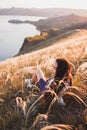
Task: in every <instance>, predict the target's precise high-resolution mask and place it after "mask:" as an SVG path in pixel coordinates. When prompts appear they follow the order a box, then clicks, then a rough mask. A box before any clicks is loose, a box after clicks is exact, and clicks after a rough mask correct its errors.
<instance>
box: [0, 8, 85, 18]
mask: <svg viewBox="0 0 87 130" xmlns="http://www.w3.org/2000/svg"><path fill="white" fill-rule="evenodd" d="M72 13H74V14H76V15H81V16H87V10H83V9H81V10H80V9H68V8H44V9H39V8H31V9H28V8H15V7H12V8H1V9H0V15H29V16H43V17H59V16H63V15H69V14H72Z"/></svg>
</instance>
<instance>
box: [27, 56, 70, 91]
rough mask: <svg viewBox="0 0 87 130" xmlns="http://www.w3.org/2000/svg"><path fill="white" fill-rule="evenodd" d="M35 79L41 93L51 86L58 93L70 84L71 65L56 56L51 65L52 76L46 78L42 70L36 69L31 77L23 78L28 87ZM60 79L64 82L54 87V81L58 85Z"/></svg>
mask: <svg viewBox="0 0 87 130" xmlns="http://www.w3.org/2000/svg"><path fill="white" fill-rule="evenodd" d="M36 81H38V83H39V89H40V91H41V93H42V92H43V91H44V90H46V89H48V88H51V89H53V90H54V91H57V93H59V92H60V91H62V90H63V89H65V87H67V86H72V75H71V65H70V63H69V62H68V61H67V60H65V59H62V58H58V59H56V61H55V63H54V65H53V67H52V78H50V79H47V80H46V78H45V77H44V74H43V72H42V70H41V69H37V70H36V73H35V74H34V75H33V77H32V79H26V80H25V82H26V84H28V86H29V87H32V84H34V83H35V82H36ZM60 81H63V82H64V84H62V83H63V82H61V85H60V87H58V88H56V87H55V83H56V84H57V86H58V84H59V82H60ZM53 86H54V87H53Z"/></svg>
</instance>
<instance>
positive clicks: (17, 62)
mask: <svg viewBox="0 0 87 130" xmlns="http://www.w3.org/2000/svg"><path fill="white" fill-rule="evenodd" d="M36 39H37V40H38V38H35V40H36ZM41 39H42V37H41ZM29 40H31V39H29ZM58 57H62V58H66V59H68V60H69V61H70V62H71V65H72V68H73V69H72V74H73V76H74V79H73V86H72V89H70V90H68V92H67V93H65V95H63V98H64V101H65V103H66V105H65V107H62V106H58V105H57V102H56V101H57V100H55V99H56V96H54V95H55V94H54V93H53V91H49V90H48V91H47V92H46V93H44V96H45V98H43V95H41V94H40V92H39V90H38V89H37V87H35V86H34V88H33V89H32V90H30V89H28V88H27V86H26V85H25V79H26V78H31V76H32V74H33V73H34V72H35V70H36V67H37V63H38V64H39V66H38V67H39V68H41V69H42V70H43V72H44V74H45V76H46V77H47V78H49V77H50V76H51V69H52V64H53V62H54V59H56V58H58ZM84 64H85V65H84ZM86 64H87V30H85V29H81V30H80V29H77V30H73V31H71V35H69V36H68V37H66V38H63V39H61V40H60V41H56V42H55V44H53V45H50V46H49V47H46V48H44V49H41V50H38V51H35V52H32V53H27V54H25V55H20V56H17V57H13V58H11V59H8V60H6V61H3V62H0V130H27V128H25V127H26V125H25V124H26V119H27V122H28V121H31V122H28V123H27V125H28V126H27V127H28V128H30V126H32V130H44V129H45V130H48V129H47V128H49V129H50V130H53V128H55V129H56V130H59V128H61V130H75V129H78V128H81V130H86V128H87V119H86V116H87V82H86V81H87V71H86V70H87V66H86ZM84 67H85V68H84ZM84 70H85V74H84ZM77 72H78V73H77ZM85 75H86V76H85ZM80 79H81V80H80ZM75 86H77V87H75ZM78 87H79V89H78ZM70 88H71V87H70ZM17 97H21V99H22V100H23V103H27V115H26V116H23V114H22V113H21V110H20V111H19V112H18V111H17V104H16V98H17ZM54 97H55V98H54ZM52 99H54V100H52ZM34 101H35V103H36V104H35V103H34ZM48 101H49V102H48ZM51 101H52V102H51ZM33 103H34V104H33ZM45 105H46V106H49V109H48V110H46V109H45ZM43 106H44V107H43ZM77 106H78V107H77ZM46 108H47V107H46ZM39 110H43V112H44V114H43V113H41V114H38V113H40V112H39ZM67 111H68V113H67ZM28 112H30V113H29V114H28ZM46 112H47V113H48V114H46ZM51 112H52V115H53V116H50V113H51ZM37 114H38V115H37ZM45 117H49V123H50V122H51V121H54V119H55V120H56V122H57V123H58V124H57V125H53V123H52V122H51V123H50V124H49V125H51V126H48V127H46V128H44V129H42V128H43V127H45V126H46V125H48V124H47V123H48V122H47V121H46V120H45V119H46V118H45ZM51 117H53V120H51V119H52V118H51ZM61 119H62V120H61ZM66 119H67V120H66ZM78 119H79V120H78ZM50 120H51V121H50ZM61 124H62V125H61ZM64 124H65V125H64ZM72 127H73V128H72ZM28 130H30V129H28Z"/></svg>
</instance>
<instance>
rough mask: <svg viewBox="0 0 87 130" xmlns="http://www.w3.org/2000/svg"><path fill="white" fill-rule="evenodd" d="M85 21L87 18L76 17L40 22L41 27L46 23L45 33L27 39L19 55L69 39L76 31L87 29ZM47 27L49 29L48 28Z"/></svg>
mask: <svg viewBox="0 0 87 130" xmlns="http://www.w3.org/2000/svg"><path fill="white" fill-rule="evenodd" d="M61 21H63V22H61ZM85 21H87V18H84V17H80V16H76V15H69V16H64V17H60V18H54V19H48V20H40V21H39V22H37V24H38V25H41V24H43V23H44V24H43V28H44V30H45V31H42V33H41V34H40V35H36V36H34V37H27V38H25V40H24V42H23V45H22V47H21V48H20V51H19V53H18V55H20V54H25V53H28V52H31V51H35V50H39V49H41V48H44V47H47V46H50V45H52V44H54V43H55V42H57V41H59V40H61V39H63V38H68V37H69V36H71V35H74V33H76V31H75V30H76V29H87V22H85ZM47 23H48V24H47ZM67 23H68V24H67ZM38 25H36V26H37V28H38V29H40V30H43V29H42V26H39V27H38ZM47 25H48V26H49V27H47ZM52 27H53V28H52ZM48 28H49V29H48Z"/></svg>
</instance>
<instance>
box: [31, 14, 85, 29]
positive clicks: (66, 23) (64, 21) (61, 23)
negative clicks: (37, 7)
mask: <svg viewBox="0 0 87 130" xmlns="http://www.w3.org/2000/svg"><path fill="white" fill-rule="evenodd" d="M85 21H87V17H82V16H78V15H75V14H71V15H67V16H61V17H55V18H48V19H44V20H39V21H37V22H36V21H35V22H34V21H32V22H31V21H30V23H31V24H34V25H35V26H37V29H39V30H40V31H47V30H49V29H51V28H54V27H55V28H58V29H62V28H65V27H70V26H73V25H75V24H78V23H82V22H85Z"/></svg>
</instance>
